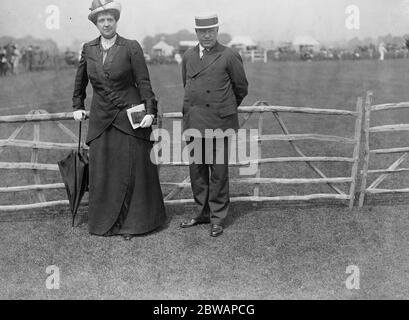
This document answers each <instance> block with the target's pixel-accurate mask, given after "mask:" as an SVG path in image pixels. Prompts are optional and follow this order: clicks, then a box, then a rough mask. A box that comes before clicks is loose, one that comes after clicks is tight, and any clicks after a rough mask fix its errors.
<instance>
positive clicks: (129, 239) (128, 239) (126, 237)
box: [122, 234, 133, 241]
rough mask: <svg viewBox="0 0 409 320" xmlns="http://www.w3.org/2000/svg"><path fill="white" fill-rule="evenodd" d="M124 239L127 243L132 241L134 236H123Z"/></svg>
mask: <svg viewBox="0 0 409 320" xmlns="http://www.w3.org/2000/svg"><path fill="white" fill-rule="evenodd" d="M122 238H124V240H125V241H131V240H132V238H133V235H131V234H123V235H122Z"/></svg>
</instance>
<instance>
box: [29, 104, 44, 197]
mask: <svg viewBox="0 0 409 320" xmlns="http://www.w3.org/2000/svg"><path fill="white" fill-rule="evenodd" d="M30 113H32V114H40V111H38V110H36V111H32V112H30ZM33 141H34V142H39V141H40V125H39V124H34V138H33ZM31 163H38V149H37V147H35V146H34V147H33V150H32V151H31ZM33 174H34V182H35V184H38V185H39V184H41V177H40V174H39V172H38V170H36V169H33ZM36 193H37V198H38V200H39V201H40V202H46V199H45V195H44V192H43V191H41V190H38V191H36Z"/></svg>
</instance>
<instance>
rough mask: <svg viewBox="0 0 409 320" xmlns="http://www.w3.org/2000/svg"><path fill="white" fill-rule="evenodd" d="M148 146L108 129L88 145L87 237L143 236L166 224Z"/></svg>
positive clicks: (150, 143)
mask: <svg viewBox="0 0 409 320" xmlns="http://www.w3.org/2000/svg"><path fill="white" fill-rule="evenodd" d="M152 146H153V144H152V142H149V141H146V140H142V139H138V138H136V137H133V136H130V135H128V134H125V133H123V132H122V131H120V130H118V129H117V128H115V127H114V126H113V125H111V126H110V127H109V128H108V129H106V130H105V131H104V132H103V133H102V135H101V136H99V137H98V138H97V139H95V140H93V141H92V142H91V143H90V146H89V147H90V149H89V174H90V176H89V180H90V181H89V214H88V228H89V232H90V233H91V234H95V235H101V236H110V235H120V234H132V235H137V234H145V233H148V232H151V231H153V230H155V229H157V228H159V227H160V226H162V225H163V224H164V223H165V221H166V214H165V206H164V203H163V197H162V190H161V187H160V183H159V176H158V171H157V166H156V165H155V164H154V163H152V161H151V158H150V152H151V150H152Z"/></svg>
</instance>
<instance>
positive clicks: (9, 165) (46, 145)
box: [0, 98, 409, 211]
mask: <svg viewBox="0 0 409 320" xmlns="http://www.w3.org/2000/svg"><path fill="white" fill-rule="evenodd" d="M238 111H239V113H240V114H242V115H243V121H242V123H241V126H243V125H244V124H245V123H246V122H247V121H248V120H249V119H250V118H251V117H252V116H254V115H256V116H258V127H257V132H258V136H257V137H256V140H255V141H257V143H258V156H257V159H251V160H247V161H242V162H237V163H231V164H230V165H231V166H235V167H240V166H246V165H249V164H257V165H258V169H257V172H256V174H255V177H253V178H241V179H231V183H233V184H242V185H251V186H253V194H252V195H249V196H247V197H233V198H232V199H231V201H232V202H241V201H246V202H247V201H251V202H256V203H257V202H264V201H309V200H315V199H332V200H342V201H348V204H349V207H350V208H351V207H352V206H353V204H354V199H355V188H356V181H357V176H358V162H359V150H360V140H361V123H362V118H363V100H362V98H358V99H357V104H356V110H355V111H350V110H335V109H323V108H300V107H289V106H271V105H269V104H268V103H266V102H262V101H261V102H257V103H256V104H255V105H253V106H244V107H240V108H239V109H238ZM280 113H294V114H306V115H327V116H347V117H353V118H354V119H355V131H354V137H353V138H347V137H339V136H331V135H322V134H316V133H305V134H291V133H290V132H289V130H288V128H287V126H286V124H285V123H284V121H283V120H282V118H281V117H280V115H279V114H280ZM265 114H272V115H273V116H274V119H275V120H276V122H277V123H278V125H279V127H280V129H281V131H282V134H275V135H264V134H263V125H264V124H263V118H264V115H265ZM182 117H183V115H182V113H180V112H172V113H164V114H160V115H159V116H158V118H159V119H158V127H159V128H162V127H163V122H164V121H166V120H171V119H181V118H182ZM72 119H73V116H72V113H71V112H68V113H55V114H49V113H47V112H45V111H43V110H38V111H32V112H30V113H29V114H27V115H12V116H0V124H13V123H20V124H21V126H20V127H19V128H17V129H16V130H15V131H14V132H13V134H12V135H10V137H8V139H3V140H0V153H1V152H2V151H3V150H4V148H6V147H7V148H10V147H14V148H15V147H18V148H31V149H32V155H31V162H15V163H13V162H0V169H8V170H32V171H33V173H34V178H35V179H34V181H35V183H34V184H33V185H28V186H10V187H2V188H0V193H15V192H35V193H36V194H37V198H38V203H33V204H23V205H7V206H0V211H18V210H24V209H36V208H47V207H53V206H56V205H67V204H68V201H67V200H58V201H47V199H46V197H45V194H44V191H45V190H58V189H64V184H62V183H52V184H43V183H41V176H40V174H39V173H40V172H41V171H45V170H46V171H58V166H57V165H56V164H47V163H39V162H38V151H39V150H40V149H44V150H63V149H74V148H76V147H77V143H76V141H77V139H78V138H77V136H76V135H75V134H74V133H73V132H72V131H71V130H70V129H69V128H67V127H66V126H65V125H63V124H62V123H61V121H63V120H72ZM42 122H55V123H56V124H57V126H58V127H59V128H60V129H61V130H62V132H63V133H64V134H65V135H67V136H68V137H69V138H70V140H71V141H72V143H57V142H44V141H40V139H39V133H40V131H39V130H40V124H41V123H42ZM27 123H34V132H33V134H34V138H33V140H19V139H17V136H18V135H19V134H20V132H21V130H22V129H23V127H24V125H25V124H27ZM304 140H314V141H328V142H335V143H341V144H348V145H353V146H354V151H353V154H352V155H351V156H346V157H330V156H306V155H305V153H304V152H303V151H302V149H301V148H300V147H299V146H298V145H296V142H298V141H304ZM266 141H287V142H288V143H289V145H290V147H291V148H292V150H293V151H294V152H295V153H296V154H297V156H294V157H277V158H262V144H263V142H266ZM408 149H409V148H408ZM335 162H340V163H349V164H351V165H352V168H351V175H350V176H347V177H327V176H326V175H325V174H324V173H323V172H322V171H321V170H320V169H319V168H318V166H317V164H318V163H335ZM272 163H305V164H307V165H308V166H309V168H310V169H311V170H312V171H313V172H314V173H315V174H316V175H317V177H316V178H293V179H283V178H263V177H262V170H261V165H264V164H272ZM174 166H188V163H184V162H162V163H159V166H158V169H159V170H160V169H161V168H162V167H174ZM161 184H162V186H171V187H173V189H172V190H171V191H170V192H169V193H168V194H167V195H166V196H165V198H164V200H165V203H167V204H187V203H193V200H192V199H175V197H176V196H177V195H178V194H179V193H180V192H181V191H182V190H184V189H185V188H188V187H190V179H189V177H188V176H187V177H185V178H184V179H183V180H182V181H181V182H165V181H164V182H162V183H161ZM266 184H281V185H289V184H291V185H293V184H294V185H308V184H311V185H327V186H328V187H330V188H331V189H332V191H333V192H334V193H318V194H308V195H287V196H273V195H267V196H265V195H262V194H261V193H262V192H261V189H260V186H261V185H266ZM339 184H350V188H349V191H348V193H346V192H344V191H343V190H341V189H339V188H338V187H337V185H339Z"/></svg>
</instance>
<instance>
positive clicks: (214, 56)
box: [192, 43, 222, 77]
mask: <svg viewBox="0 0 409 320" xmlns="http://www.w3.org/2000/svg"><path fill="white" fill-rule="evenodd" d="M221 55H222V54H221V52H220V50H219V44H218V43H217V44H216V46H215V47H214V48H213V49H212V50H211V51H210V52H206V53H205V54H204V55H203V57H202V60H200V57H199V46H197V55H195V56H196V57H197V60H198V63H194V65H195V66H197V68H195V70H194V74H193V75H192V77H195V76H197V75H198V74H199V73H201V72H203V71H204V70H206V69H207V68H209V67H210V66H211V65H212V64H213V63H215V62H216V61H217V60H218V59H219V58H220V57H221Z"/></svg>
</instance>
